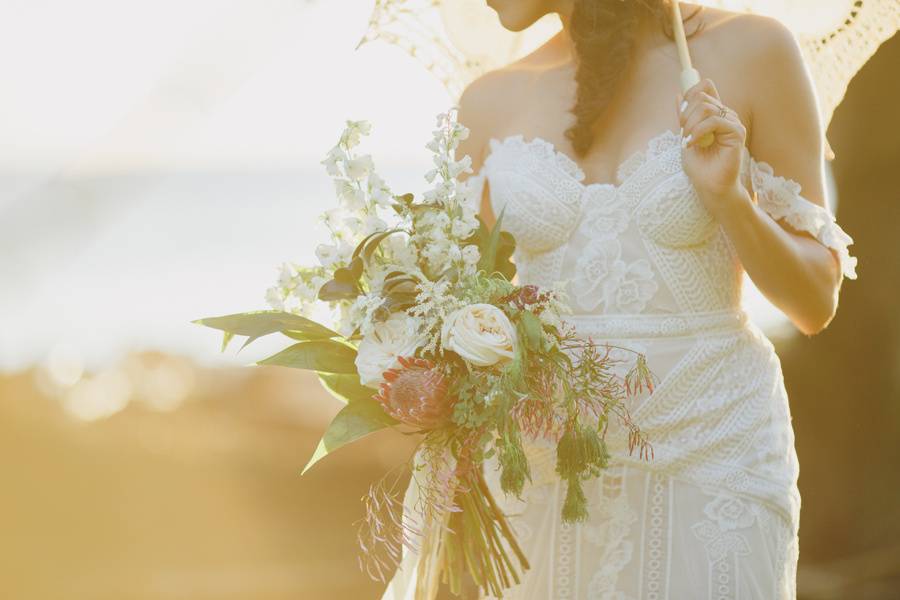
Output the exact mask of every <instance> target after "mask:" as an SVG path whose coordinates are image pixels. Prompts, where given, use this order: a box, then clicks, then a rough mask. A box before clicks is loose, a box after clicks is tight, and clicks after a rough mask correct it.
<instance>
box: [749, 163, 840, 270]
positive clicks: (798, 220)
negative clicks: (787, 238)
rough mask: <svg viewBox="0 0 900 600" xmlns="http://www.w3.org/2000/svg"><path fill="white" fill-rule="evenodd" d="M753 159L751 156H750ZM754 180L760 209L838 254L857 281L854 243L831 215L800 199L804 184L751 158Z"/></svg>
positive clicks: (752, 177)
mask: <svg viewBox="0 0 900 600" xmlns="http://www.w3.org/2000/svg"><path fill="white" fill-rule="evenodd" d="M748 156H749V155H748ZM749 161H750V180H751V184H752V186H753V190H754V191H755V192H756V195H757V198H758V202H759V206H760V207H761V208H762V209H763V210H765V211H766V212H767V213H769V214H770V215H772V217H773V218H775V219H784V220H785V221H786V222H787V223H788V224H789V225H790V226H791V227H793V228H795V229H798V230H800V231H806V232H808V233H811V234H812V235H813V236H815V238H816V239H817V240H819V242H821V243H822V244H824V245H825V246H827V247H828V248H831V249H833V250H835V251H837V253H838V257H839V259H840V264H841V271H842V272H843V274H844V275H845V276H846V277H848V278H850V279H856V257H854V256H850V252H849V251H848V250H847V246H849V245H851V244H852V243H853V238H852V237H850V236H849V235H848V234H847V233H846V232H844V230H843V229H841V226H840V225H838V224H837V222H836V221H835V217H834V215H832V214H831V212H830V211H829V210H828V209H826V208H824V207H822V206H819V205H818V204H816V203H814V202H810V201H809V200H807V199H806V198H804V197H803V196H802V195H800V191H801V190H800V184H799V183H797V182H796V181H794V180H792V179H787V178H785V177H780V176H778V175H775V172H774V170H773V169H772V166H771V165H770V164H769V163H767V162H764V161H758V160H756V159H755V158H753V157H752V156H749Z"/></svg>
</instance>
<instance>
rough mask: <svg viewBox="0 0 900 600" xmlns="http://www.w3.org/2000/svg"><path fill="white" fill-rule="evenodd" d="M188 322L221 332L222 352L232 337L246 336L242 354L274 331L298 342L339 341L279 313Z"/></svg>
mask: <svg viewBox="0 0 900 600" xmlns="http://www.w3.org/2000/svg"><path fill="white" fill-rule="evenodd" d="M191 322H192V323H197V324H198V325H206V326H207V327H212V328H213V329H219V330H221V331H224V332H225V337H224V339H223V342H222V351H223V352H224V351H225V348H226V347H227V346H228V342H230V341H231V339H232V338H233V337H234V336H235V335H246V336H247V341H246V342H244V345H243V346H241V349H242V350H243V349H244V348H246V347H247V345H248V344H250V342H252V341H253V340H256V339H258V338H261V337H263V336H265V335H269V334H272V333H275V332H278V331H280V332H282V333H284V334H285V335H288V336H290V337H292V338H294V339H299V340H315V339H326V338H333V337H340V334H339V333H337V332H336V331H332V330H330V329H328V328H327V327H324V326H322V325H319V324H318V323H316V322H315V321H311V320H310V319H307V318H306V317H301V316H299V315H295V314H293V313H288V312H284V311H280V310H259V311H252V312H246V313H238V314H233V315H225V316H223V317H207V318H205V319H197V320H196V321H191Z"/></svg>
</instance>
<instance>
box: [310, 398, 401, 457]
mask: <svg viewBox="0 0 900 600" xmlns="http://www.w3.org/2000/svg"><path fill="white" fill-rule="evenodd" d="M395 424H397V421H396V420H395V419H393V418H391V417H389V416H388V415H386V414H385V412H384V410H382V408H381V405H380V404H378V402H377V401H375V400H372V399H369V400H360V401H358V402H351V403H350V404H348V405H347V406H345V407H344V408H342V409H341V411H340V412H339V413H338V414H337V416H335V417H334V420H332V421H331V424H330V425H329V426H328V429H326V430H325V435H323V436H322V439H321V440H320V441H319V445H318V446H317V447H316V451H315V452H314V453H313V455H312V458H310V459H309V462H308V463H306V466H305V467H303V471H302V472H301V473H300V474H301V475H303V474H305V473H306V472H307V471H308V470H309V468H310V467H312V466H313V465H314V464H316V463H317V462H319V461H320V460H321V459H322V458H324V457H325V456H327V455H328V454H330V453H331V452H334V451H335V450H337V449H338V448H340V447H341V446H345V445H347V444H349V443H350V442H355V441H356V440H359V439H361V438H363V437H365V436H367V435H369V434H370V433H373V432H375V431H378V430H379V429H384V428H385V427H390V426H391V425H395Z"/></svg>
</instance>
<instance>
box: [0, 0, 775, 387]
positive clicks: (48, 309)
mask: <svg viewBox="0 0 900 600" xmlns="http://www.w3.org/2000/svg"><path fill="white" fill-rule="evenodd" d="M371 5H372V3H371V1H370V0H340V1H339V2H337V1H328V2H322V1H320V2H309V1H307V0H269V1H267V2H265V3H260V2H251V1H250V0H191V1H184V0H180V1H175V0H156V1H154V2H147V1H146V0H142V1H138V0H81V1H79V2H67V1H64V0H27V1H26V0H18V1H11V0H0V76H2V77H3V80H4V81H5V82H6V85H5V86H4V92H3V94H2V95H0V369H4V370H9V369H19V368H23V367H26V366H28V365H30V364H33V363H35V362H41V361H46V360H47V359H48V356H57V357H58V356H60V355H64V356H67V357H70V358H71V359H72V360H76V361H79V362H82V363H83V364H84V365H85V366H87V367H100V366H103V365H105V364H107V363H109V362H110V361H113V360H115V359H116V357H118V356H120V355H122V354H123V353H124V352H127V351H133V350H140V349H160V350H165V351H169V352H177V353H185V354H188V355H190V356H192V357H193V358H195V359H197V360H199V361H201V362H204V363H209V362H212V363H218V362H225V363H230V364H248V363H250V362H252V360H256V359H259V358H262V357H263V356H265V355H266V354H267V353H268V351H270V350H271V351H274V350H275V349H278V348H279V346H283V345H284V342H283V341H282V340H275V339H273V340H268V341H267V340H261V341H259V342H257V343H256V344H255V345H254V346H251V347H250V349H248V350H247V351H245V353H242V354H241V355H237V356H236V355H234V351H233V350H231V351H229V352H228V353H226V354H224V355H222V354H219V353H218V342H219V339H218V336H217V335H216V334H215V333H214V332H212V330H208V329H206V328H202V327H200V326H197V325H193V324H191V323H190V321H191V320H192V319H196V318H200V317H205V316H213V315H220V314H228V313H232V312H241V311H246V310H258V309H263V308H267V306H266V305H265V303H264V293H265V290H266V288H267V287H268V286H269V285H271V284H272V282H273V281H274V279H275V276H276V269H277V267H278V265H279V264H280V263H281V262H283V261H285V260H295V261H298V262H312V261H313V260H314V257H313V249H314V248H315V245H316V244H317V243H319V242H322V241H325V231H324V229H322V228H321V227H320V226H319V225H318V224H317V221H316V216H317V215H318V214H319V213H321V212H322V211H323V210H324V209H326V208H328V207H330V206H331V205H332V203H333V202H334V199H333V194H332V192H331V182H330V179H329V178H328V177H327V175H326V174H325V172H324V168H323V167H322V166H321V165H319V161H320V160H321V159H322V158H323V157H324V155H325V153H326V152H327V151H328V149H329V148H331V146H333V145H334V143H335V142H336V140H337V136H338V135H339V134H340V131H341V130H342V128H343V125H344V121H345V119H367V120H369V121H371V122H372V124H373V132H372V136H371V137H370V138H369V139H368V140H367V141H366V142H365V146H364V150H365V151H367V152H371V153H372V154H373V155H374V158H375V162H376V167H377V169H378V170H379V172H380V173H381V174H382V176H384V177H385V179H387V181H388V183H389V184H390V185H391V187H392V188H393V189H394V191H395V192H406V191H413V192H421V191H423V190H424V189H425V188H426V183H425V182H424V180H423V179H422V174H423V173H424V172H425V171H426V170H427V169H428V168H430V166H429V163H430V159H429V154H428V151H427V150H426V149H425V147H424V145H425V143H426V142H427V141H428V140H429V139H430V132H431V130H432V128H433V124H434V116H435V115H436V114H437V113H438V112H441V111H444V110H446V109H447V107H449V106H450V103H451V99H450V97H449V96H448V95H447V93H446V92H445V91H444V89H443V87H442V86H441V84H440V83H439V82H438V81H437V80H436V79H434V78H433V77H432V76H431V75H430V74H429V73H428V72H427V71H426V70H425V69H424V68H422V67H421V66H420V65H419V64H417V63H416V62H415V61H413V60H411V59H409V58H408V57H407V56H405V55H404V54H403V53H402V52H401V51H400V50H398V49H396V48H393V47H388V46H386V45H384V44H381V43H374V44H367V45H364V46H362V47H361V48H360V49H359V50H355V46H356V44H357V42H358V41H359V39H360V37H361V36H362V35H363V33H364V31H365V26H366V23H367V20H368V16H369V10H370V8H371ZM747 302H748V307H749V308H750V309H751V311H752V312H753V313H754V315H755V317H756V320H757V322H759V323H760V324H762V325H763V326H764V327H766V328H767V330H769V331H770V332H772V331H775V330H776V329H777V328H778V327H783V325H784V323H785V321H784V319H783V318H781V317H780V315H779V314H776V313H775V312H773V310H772V309H770V308H767V306H766V303H765V302H764V300H763V299H762V298H761V297H759V295H758V293H756V292H753V291H752V290H751V293H750V294H749V296H748V301H747ZM235 347H236V346H235Z"/></svg>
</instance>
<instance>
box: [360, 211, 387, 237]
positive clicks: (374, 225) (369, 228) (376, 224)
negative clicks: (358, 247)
mask: <svg viewBox="0 0 900 600" xmlns="http://www.w3.org/2000/svg"><path fill="white" fill-rule="evenodd" d="M387 228H388V224H387V223H385V222H384V221H383V220H382V219H380V218H379V217H378V215H375V214H370V215H367V216H366V219H365V221H363V223H362V234H363V235H369V234H372V233H375V232H376V231H384V230H386V229H387Z"/></svg>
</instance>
